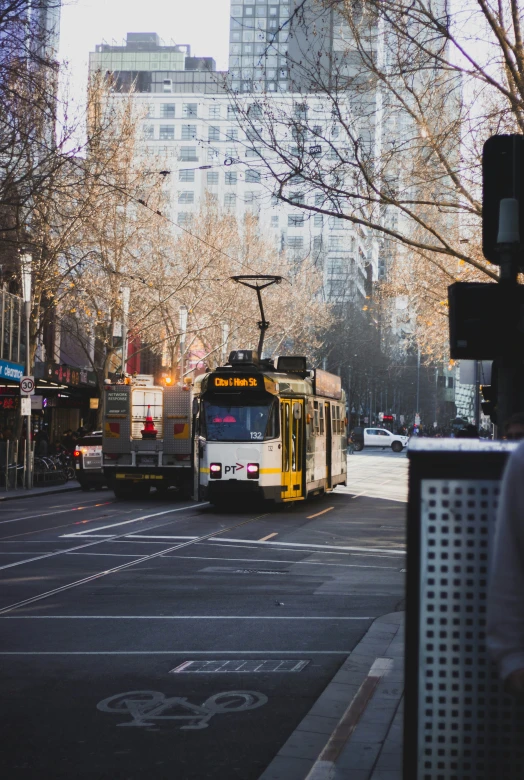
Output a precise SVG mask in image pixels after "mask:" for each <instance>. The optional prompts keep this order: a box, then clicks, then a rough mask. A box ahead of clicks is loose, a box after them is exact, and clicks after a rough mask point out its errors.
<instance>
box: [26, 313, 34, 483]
mask: <svg viewBox="0 0 524 780" xmlns="http://www.w3.org/2000/svg"><path fill="white" fill-rule="evenodd" d="M24 307H25V333H26V336H25V337H26V348H25V352H26V369H25V370H26V376H30V375H31V345H30V344H31V301H25V303H24ZM29 400H31V396H29ZM25 446H26V452H27V489H28V490H31V488H32V487H33V468H32V466H33V460H32V458H31V411H29V414H28V415H26V436H25Z"/></svg>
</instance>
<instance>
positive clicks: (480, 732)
mask: <svg viewBox="0 0 524 780" xmlns="http://www.w3.org/2000/svg"><path fill="white" fill-rule="evenodd" d="M498 493H499V481H498V480H430V479H423V480H422V481H421V515H420V523H421V538H420V623H419V648H420V656H419V658H420V665H419V680H418V772H417V777H418V778H419V780H480V779H481V778H486V779H487V778H491V779H492V778H496V779H497V780H518V779H519V778H524V707H523V706H522V705H517V704H515V702H514V701H513V699H511V698H510V697H508V696H505V695H504V693H503V691H502V687H501V683H500V682H499V680H498V677H497V673H496V669H495V667H494V666H493V665H492V663H491V661H490V659H489V656H488V654H487V650H486V644H485V639H486V634H485V631H486V597H487V587H488V566H489V561H488V556H489V548H490V542H491V539H492V536H493V530H494V523H495V515H496V508H497V500H498ZM523 599H524V594H523ZM405 738H406V739H407V738H408V735H406V737H405Z"/></svg>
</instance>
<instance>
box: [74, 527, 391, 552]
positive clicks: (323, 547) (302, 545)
mask: <svg viewBox="0 0 524 780" xmlns="http://www.w3.org/2000/svg"><path fill="white" fill-rule="evenodd" d="M97 530H98V529H97ZM86 533H87V532H86ZM124 538H125V539H126V540H128V539H130V540H131V541H133V542H135V541H140V540H141V539H156V540H158V541H166V540H169V539H172V540H173V539H180V538H182V539H187V538H188V537H186V536H182V537H179V536H156V535H154V534H141V533H140V532H138V531H137V532H136V533H134V534H127V535H125V537H124ZM198 538H199V537H197V536H194V537H193V540H196V539H198ZM211 541H212V542H213V543H214V544H216V543H218V544H221V543H222V542H226V543H227V542H236V543H238V542H245V543H246V544H263V545H264V546H265V547H266V546H269V545H274V546H277V547H284V548H285V547H296V548H297V549H310V550H311V549H313V550H315V551H318V552H321V551H324V550H325V551H328V550H336V551H342V552H364V553H384V554H386V555H388V556H390V557H391V556H397V555H406V550H405V548H404V549H400V548H395V547H390V548H384V547H353V546H351V547H350V546H345V545H336V544H322V543H321V542H319V543H318V544H306V543H304V542H283V541H280V542H258V541H256V540H255V539H230V538H226V537H224V539H211ZM205 542H207V539H205V538H204V540H203V542H202V543H205Z"/></svg>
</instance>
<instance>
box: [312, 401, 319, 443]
mask: <svg viewBox="0 0 524 780" xmlns="http://www.w3.org/2000/svg"><path fill="white" fill-rule="evenodd" d="M313 427H314V429H315V433H316V434H317V435H318V434H319V433H320V420H319V414H318V401H315V402H314V406H313Z"/></svg>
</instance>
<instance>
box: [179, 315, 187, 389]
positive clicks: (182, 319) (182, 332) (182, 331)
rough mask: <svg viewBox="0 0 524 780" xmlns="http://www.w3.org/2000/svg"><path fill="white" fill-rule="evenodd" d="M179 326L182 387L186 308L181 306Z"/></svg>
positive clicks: (181, 379) (181, 381)
mask: <svg viewBox="0 0 524 780" xmlns="http://www.w3.org/2000/svg"><path fill="white" fill-rule="evenodd" d="M178 316H179V325H180V384H181V385H182V387H183V386H184V352H185V348H186V331H187V306H185V305H182V306H181V307H180V309H179V312H178Z"/></svg>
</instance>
